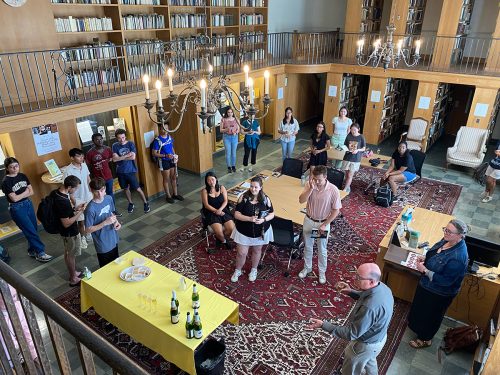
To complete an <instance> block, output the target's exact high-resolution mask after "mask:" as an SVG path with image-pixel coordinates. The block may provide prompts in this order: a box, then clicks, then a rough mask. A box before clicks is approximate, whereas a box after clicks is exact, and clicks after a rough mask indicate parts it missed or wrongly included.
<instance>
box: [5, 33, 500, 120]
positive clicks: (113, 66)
mask: <svg viewBox="0 0 500 375" xmlns="http://www.w3.org/2000/svg"><path fill="white" fill-rule="evenodd" d="M394 37H395V38H394V39H395V41H396V42H397V41H398V40H399V39H402V40H403V41H404V44H403V45H404V47H407V48H408V49H409V51H410V52H414V42H415V40H416V38H418V39H419V40H420V41H421V47H420V56H421V59H420V61H419V63H418V65H416V66H415V67H413V68H411V69H413V70H424V71H439V72H451V73H462V74H474V75H491V76H499V75H500V39H495V38H471V37H438V36H435V35H422V36H411V35H399V36H398V35H395V36H394ZM361 38H363V39H364V40H365V44H364V45H365V47H364V51H363V52H365V53H366V54H369V53H370V52H371V49H370V48H372V47H371V45H372V44H373V42H374V41H375V40H376V39H378V38H381V39H382V42H383V41H384V35H381V34H377V33H363V34H348V33H341V32H321V33H291V32H283V33H269V34H266V33H262V32H260V33H259V32H255V33H244V34H241V35H240V36H239V37H236V36H233V35H228V36H219V37H217V38H215V43H216V45H217V47H216V48H215V49H214V52H213V55H212V56H211V61H212V63H213V65H214V74H215V75H229V74H232V73H237V72H240V71H241V65H242V64H243V63H248V64H250V65H251V67H252V69H258V68H262V67H267V66H276V65H281V64H326V63H341V64H351V65H353V64H357V61H356V52H357V46H356V43H357V41H358V40H359V39H361ZM194 45H195V39H190V38H187V39H182V40H177V41H170V42H162V41H159V40H153V41H138V42H137V43H129V44H125V45H114V44H112V43H111V42H106V43H104V44H102V43H99V42H95V44H93V45H87V46H84V47H75V48H64V49H60V50H45V51H29V52H13V53H3V54H0V117H6V116H12V115H17V114H21V113H29V112H34V111H40V110H45V109H50V108H56V107H60V106H65V105H71V104H75V103H81V102H88V101H93V100H99V99H102V98H108V97H114V96H119V95H125V94H131V93H137V92H140V91H141V90H143V85H142V82H141V79H140V78H141V76H142V75H143V74H144V73H148V74H149V75H150V76H151V77H152V78H153V79H156V78H158V77H161V76H163V75H164V72H165V68H166V67H167V66H174V67H175V70H176V78H175V79H176V82H177V83H182V82H183V81H185V80H186V79H187V78H188V77H189V76H193V75H194V76H198V75H199V72H200V68H201V66H200V65H201V64H200V62H201V59H200V56H199V55H198V51H196V50H195V49H194ZM397 67H398V68H401V69H405V68H406V67H405V65H404V64H403V63H400V64H399V65H398V66H397Z"/></svg>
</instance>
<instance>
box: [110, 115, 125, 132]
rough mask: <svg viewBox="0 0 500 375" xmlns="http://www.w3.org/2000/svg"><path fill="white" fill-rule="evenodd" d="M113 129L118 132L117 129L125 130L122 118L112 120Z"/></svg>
mask: <svg viewBox="0 0 500 375" xmlns="http://www.w3.org/2000/svg"><path fill="white" fill-rule="evenodd" d="M113 127H114V128H115V130H118V129H123V130H126V129H125V119H124V118H122V117H118V118H114V119H113Z"/></svg>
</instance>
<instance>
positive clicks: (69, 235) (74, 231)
mask: <svg viewBox="0 0 500 375" xmlns="http://www.w3.org/2000/svg"><path fill="white" fill-rule="evenodd" d="M80 184H81V181H80V179H79V178H78V177H76V176H73V175H70V176H68V177H66V178H65V179H64V182H63V185H62V186H61V187H60V188H59V189H57V190H54V191H53V192H52V193H51V194H53V199H54V212H55V215H56V216H57V218H58V219H59V220H60V221H61V226H60V231H59V234H60V235H61V237H62V240H63V244H64V263H66V267H67V268H68V273H69V286H71V287H73V286H77V285H79V284H80V281H81V279H80V273H79V272H77V271H76V257H77V256H79V255H81V253H82V251H81V249H82V247H81V238H82V237H81V235H80V232H79V230H78V224H77V220H78V218H79V217H80V215H81V214H82V213H83V210H84V209H85V204H84V203H80V204H79V205H78V206H76V207H74V206H73V203H72V202H71V199H70V196H71V195H72V194H73V193H74V192H75V191H76V190H77V189H78V188H79V187H80Z"/></svg>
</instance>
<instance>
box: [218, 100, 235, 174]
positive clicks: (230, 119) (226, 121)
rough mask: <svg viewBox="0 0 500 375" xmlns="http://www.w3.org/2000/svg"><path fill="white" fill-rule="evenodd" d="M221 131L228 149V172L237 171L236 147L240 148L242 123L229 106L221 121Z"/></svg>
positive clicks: (225, 146) (225, 147)
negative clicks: (239, 136) (239, 137)
mask: <svg viewBox="0 0 500 375" xmlns="http://www.w3.org/2000/svg"><path fill="white" fill-rule="evenodd" d="M220 132H221V133H222V140H223V141H224V150H225V151H226V165H227V173H231V172H236V149H237V148H238V134H239V133H240V123H239V122H238V119H237V118H236V117H234V112H233V109H232V108H231V107H229V108H228V109H227V111H226V113H225V114H224V116H223V117H222V120H221V122H220Z"/></svg>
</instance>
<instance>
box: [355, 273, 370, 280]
mask: <svg viewBox="0 0 500 375" xmlns="http://www.w3.org/2000/svg"><path fill="white" fill-rule="evenodd" d="M356 280H373V279H372V278H371V277H361V276H359V274H356Z"/></svg>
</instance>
